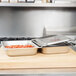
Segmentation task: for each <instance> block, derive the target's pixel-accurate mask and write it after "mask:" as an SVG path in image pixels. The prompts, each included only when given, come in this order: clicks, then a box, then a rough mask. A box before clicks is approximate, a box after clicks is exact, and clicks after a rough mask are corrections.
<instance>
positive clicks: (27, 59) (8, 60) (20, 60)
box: [0, 48, 76, 70]
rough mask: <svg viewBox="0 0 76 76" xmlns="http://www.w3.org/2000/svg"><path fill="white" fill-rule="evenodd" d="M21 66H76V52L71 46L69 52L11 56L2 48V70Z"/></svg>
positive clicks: (0, 64)
mask: <svg viewBox="0 0 76 76" xmlns="http://www.w3.org/2000/svg"><path fill="white" fill-rule="evenodd" d="M21 68H23V69H24V68H31V69H32V68H33V69H34V68H35V69H36V68H39V69H40V68H76V52H75V51H74V50H72V49H71V48H70V50H69V52H68V53H64V54H50V55H45V54H41V53H38V54H37V55H33V56H20V57H9V56H7V54H6V51H4V50H3V49H2V48H0V70H2V69H21Z"/></svg>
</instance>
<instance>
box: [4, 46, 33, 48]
mask: <svg viewBox="0 0 76 76" xmlns="http://www.w3.org/2000/svg"><path fill="white" fill-rule="evenodd" d="M5 47H6V48H32V47H34V46H33V45H10V46H5Z"/></svg>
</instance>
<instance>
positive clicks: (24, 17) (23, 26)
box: [0, 7, 76, 37]
mask: <svg viewBox="0 0 76 76" xmlns="http://www.w3.org/2000/svg"><path fill="white" fill-rule="evenodd" d="M44 28H46V31H50V34H56V33H57V32H59V33H62V32H63V33H65V34H66V33H67V32H68V33H76V8H4V7H1V8H0V37H20V36H24V37H41V36H43V30H44Z"/></svg>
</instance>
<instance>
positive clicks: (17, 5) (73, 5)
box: [0, 3, 76, 7]
mask: <svg viewBox="0 0 76 76" xmlns="http://www.w3.org/2000/svg"><path fill="white" fill-rule="evenodd" d="M0 7H76V3H0Z"/></svg>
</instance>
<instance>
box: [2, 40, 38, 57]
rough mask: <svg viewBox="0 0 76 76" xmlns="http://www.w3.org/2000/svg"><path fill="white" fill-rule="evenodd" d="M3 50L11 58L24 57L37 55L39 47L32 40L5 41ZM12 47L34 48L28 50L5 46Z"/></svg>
mask: <svg viewBox="0 0 76 76" xmlns="http://www.w3.org/2000/svg"><path fill="white" fill-rule="evenodd" d="M2 45H3V48H4V50H5V51H6V53H7V55H9V56H22V55H35V54H37V49H38V46H36V45H35V44H34V43H32V42H31V41H30V40H24V41H3V42H2ZM11 45H32V46H34V47H30V48H29V47H28V48H6V47H5V46H11Z"/></svg>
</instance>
